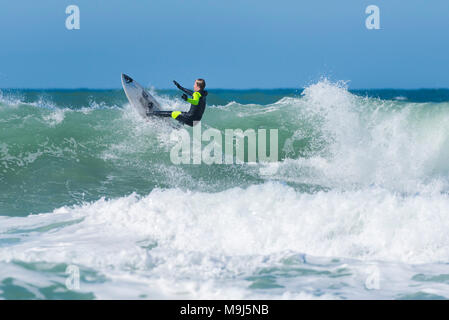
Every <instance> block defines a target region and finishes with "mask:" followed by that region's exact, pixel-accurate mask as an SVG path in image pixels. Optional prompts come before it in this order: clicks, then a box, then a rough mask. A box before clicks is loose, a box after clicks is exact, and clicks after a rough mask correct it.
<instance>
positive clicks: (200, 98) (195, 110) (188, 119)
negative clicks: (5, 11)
mask: <svg viewBox="0 0 449 320" xmlns="http://www.w3.org/2000/svg"><path fill="white" fill-rule="evenodd" d="M178 88H179V90H182V91H183V92H185V93H186V94H188V95H189V96H192V99H190V98H187V99H186V101H187V102H190V109H189V111H187V112H181V111H155V112H154V115H157V116H160V117H172V118H173V119H176V120H178V121H179V122H181V123H183V124H186V125H188V126H191V127H192V126H193V125H194V122H196V121H200V120H201V118H202V117H203V113H204V110H205V109H206V96H207V91H205V90H200V91H195V92H194V91H192V90H189V89H186V88H184V87H181V86H178Z"/></svg>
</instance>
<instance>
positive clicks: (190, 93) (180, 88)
mask: <svg viewBox="0 0 449 320" xmlns="http://www.w3.org/2000/svg"><path fill="white" fill-rule="evenodd" d="M173 83H174V84H175V86H176V87H177V88H178V89H179V90H181V91H183V92H185V93H187V94H188V95H189V96H191V95H192V94H193V91H192V90H189V89H186V88H184V87H183V86H181V85H180V84H179V83H177V82H176V81H174V80H173Z"/></svg>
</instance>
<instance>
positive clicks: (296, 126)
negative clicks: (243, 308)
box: [0, 79, 449, 299]
mask: <svg viewBox="0 0 449 320" xmlns="http://www.w3.org/2000/svg"><path fill="white" fill-rule="evenodd" d="M151 92H152V93H153V94H154V96H155V97H156V99H158V101H160V102H161V104H162V106H163V108H164V109H167V110H171V109H180V110H186V109H187V108H188V105H187V103H185V102H184V101H182V100H181V99H180V94H179V92H176V91H173V90H156V89H151ZM207 99H208V100H207V102H208V107H207V109H206V112H205V115H204V117H203V120H202V124H201V125H202V128H203V129H207V128H215V129H218V130H220V131H222V132H224V130H225V129H238V128H239V129H242V130H247V129H254V130H258V129H261V128H263V129H267V130H269V129H276V130H278V160H277V161H274V162H256V163H249V162H243V163H231V164H206V163H201V164H174V163H173V162H172V161H171V158H170V152H171V150H172V148H173V146H174V143H175V142H174V141H173V140H172V139H171V135H172V133H173V131H176V130H178V131H179V130H183V129H182V128H179V126H174V125H173V122H174V120H171V119H157V118H155V119H150V120H149V121H147V120H145V119H143V118H142V117H140V116H139V115H138V114H137V113H136V112H135V111H134V109H133V108H132V107H131V106H130V105H129V104H128V101H127V99H126V97H125V94H124V92H123V91H122V90H88V89H79V90H31V89H29V90H13V89H3V90H1V91H0V298H2V299H446V298H449V232H448V230H449V193H448V192H449V90H446V89H423V90H392V89H385V90H349V89H348V88H347V86H346V85H345V84H344V83H339V82H337V83H334V82H331V81H329V80H325V79H323V80H321V81H318V82H316V83H313V84H310V85H309V86H307V87H306V88H304V89H272V90H262V89H260V90H225V89H220V90H218V89H216V90H213V89H212V90H210V92H209V95H208V98H207ZM187 131H188V132H191V131H192V129H191V128H187Z"/></svg>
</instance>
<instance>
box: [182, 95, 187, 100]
mask: <svg viewBox="0 0 449 320" xmlns="http://www.w3.org/2000/svg"><path fill="white" fill-rule="evenodd" d="M181 98H182V100H184V101H187V95H186V94H185V93H184V94H183V95H182V97H181Z"/></svg>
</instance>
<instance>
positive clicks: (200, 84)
mask: <svg viewBox="0 0 449 320" xmlns="http://www.w3.org/2000/svg"><path fill="white" fill-rule="evenodd" d="M195 82H196V84H197V85H198V87H200V89H201V90H203V89H204V88H206V81H205V80H204V79H196V81H195Z"/></svg>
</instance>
